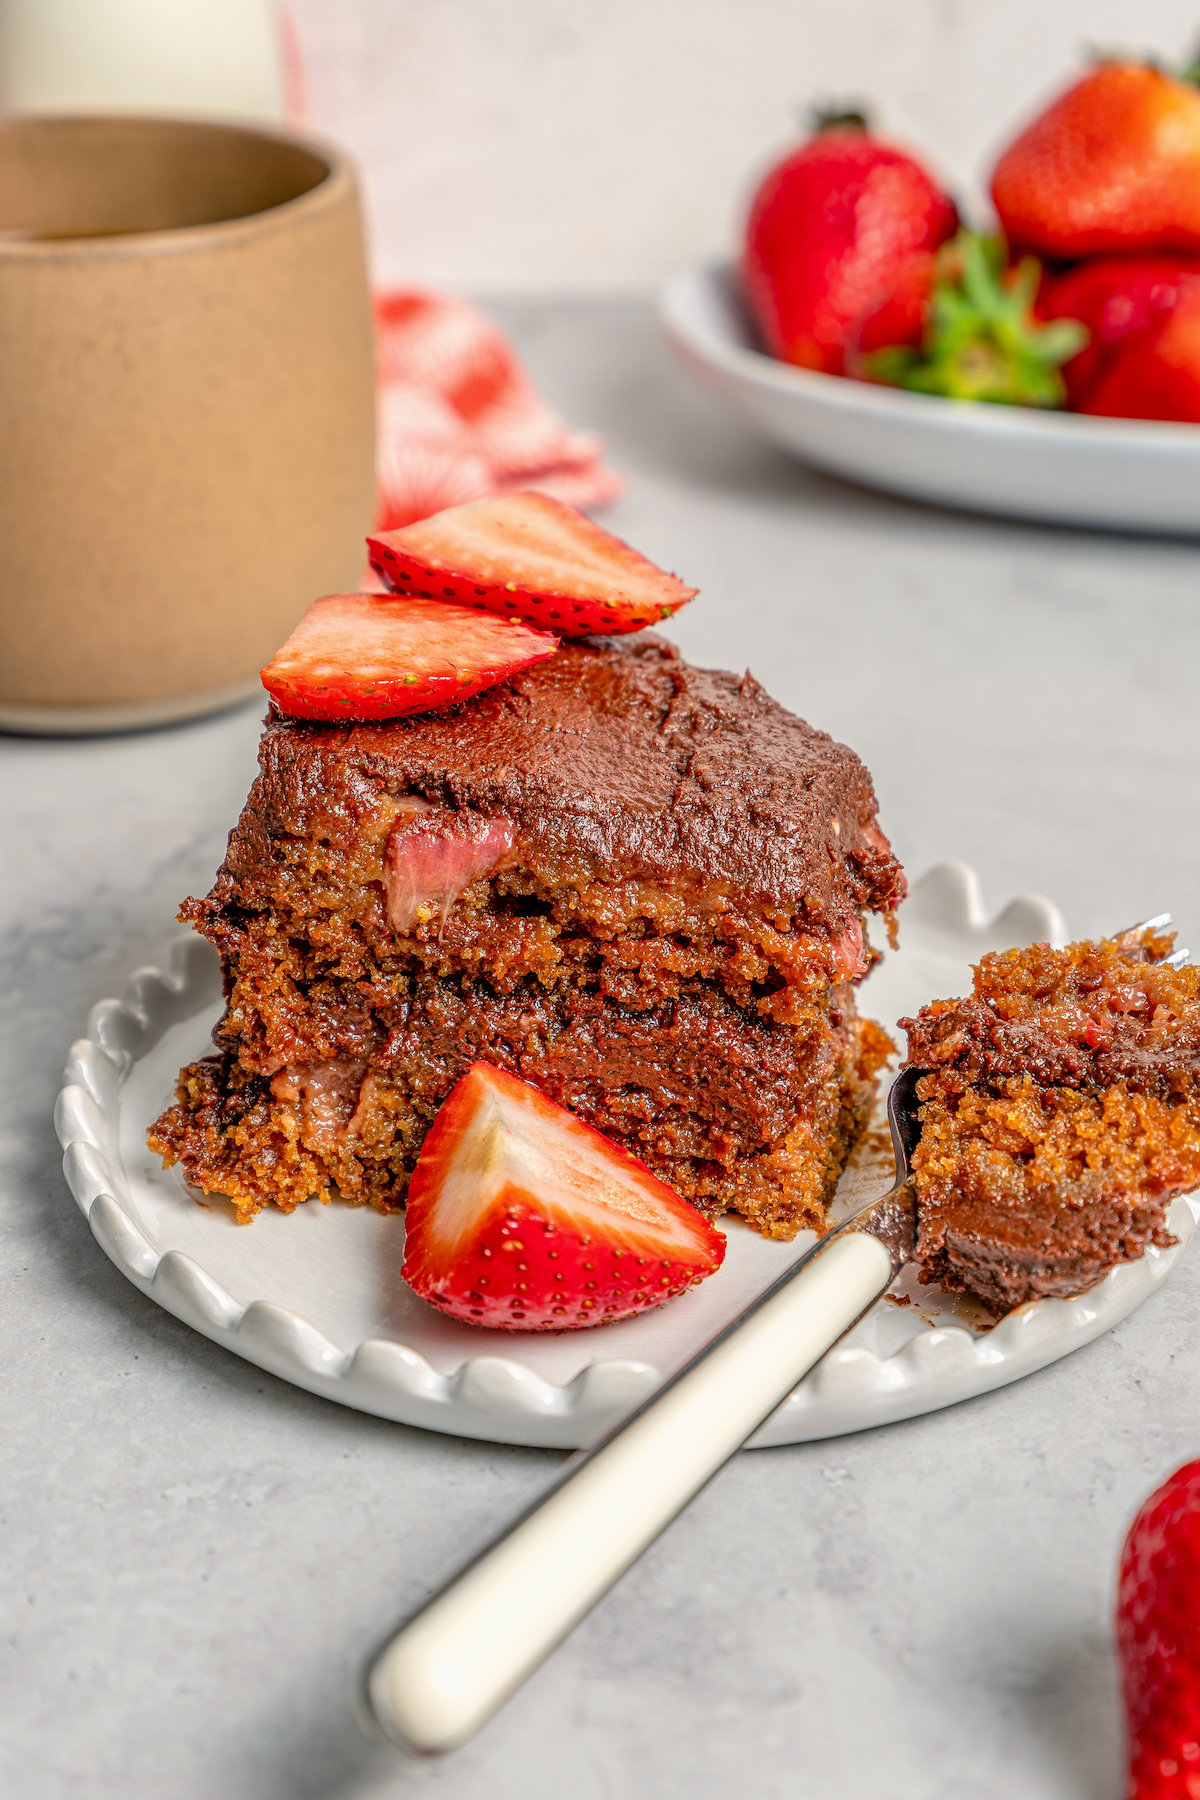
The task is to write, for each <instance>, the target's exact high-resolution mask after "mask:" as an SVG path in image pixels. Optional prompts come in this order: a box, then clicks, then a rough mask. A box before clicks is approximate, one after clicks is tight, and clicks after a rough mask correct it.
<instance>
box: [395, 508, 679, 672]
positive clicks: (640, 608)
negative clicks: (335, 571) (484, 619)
mask: <svg viewBox="0 0 1200 1800" xmlns="http://www.w3.org/2000/svg"><path fill="white" fill-rule="evenodd" d="M367 548H368V551H369V552H370V557H371V565H372V567H373V568H374V569H375V571H376V573H377V574H378V575H379V576H381V577H382V579H383V580H384V581H385V582H386V583H387V585H388V587H390V588H392V589H393V590H394V591H395V592H396V593H398V594H413V595H417V596H419V597H420V598H421V599H425V600H449V601H453V602H455V603H456V604H457V605H459V606H470V607H474V608H476V609H477V610H478V611H480V612H489V613H497V614H498V615H500V616H501V617H503V618H506V619H524V620H525V621H526V622H527V623H528V624H530V625H537V626H540V627H541V628H542V629H543V630H544V631H553V632H556V633H557V634H558V636H560V637H586V636H587V635H588V634H589V633H591V632H600V633H607V634H619V633H623V632H627V631H641V629H642V628H643V626H646V625H656V624H658V623H660V622H661V621H662V620H663V619H666V618H669V617H670V615H671V614H672V613H674V612H678V611H679V608H680V607H681V606H684V605H685V604H686V603H687V601H689V600H691V599H692V598H693V596H694V595H695V594H696V592H697V589H695V588H690V587H685V586H684V585H683V583H682V581H680V580H679V577H678V576H677V575H668V574H667V573H666V572H665V570H663V569H660V568H658V567H656V565H655V564H654V563H652V562H649V561H647V559H646V558H645V557H644V556H639V555H638V553H637V551H636V550H631V549H630V547H629V545H628V544H624V543H622V542H621V539H620V538H617V537H613V535H612V533H611V532H609V531H603V530H601V528H600V526H599V525H593V523H592V521H591V520H590V519H585V518H584V516H583V514H582V513H579V512H576V511H575V508H574V507H573V506H564V505H563V503H562V501H561V500H551V499H549V498H548V497H547V496H546V495H545V494H526V493H519V494H503V495H501V496H499V498H497V499H490V500H472V501H470V502H469V503H468V504H467V505H466V506H452V507H449V508H448V509H447V510H446V511H445V512H440V513H435V514H434V515H433V517H432V518H429V519H422V520H421V521H420V522H419V523H418V524H416V525H405V526H404V527H403V528H402V529H401V530H399V531H385V532H381V533H379V534H378V535H377V536H375V537H370V538H368V539H367Z"/></svg>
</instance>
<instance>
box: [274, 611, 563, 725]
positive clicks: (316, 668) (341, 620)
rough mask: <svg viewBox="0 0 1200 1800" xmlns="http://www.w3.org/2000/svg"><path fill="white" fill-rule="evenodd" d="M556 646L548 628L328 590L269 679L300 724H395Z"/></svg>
mask: <svg viewBox="0 0 1200 1800" xmlns="http://www.w3.org/2000/svg"><path fill="white" fill-rule="evenodd" d="M557 648H558V639H557V638H554V637H548V636H547V635H546V633H545V632H541V631H530V630H529V628H528V627H527V626H525V625H519V624H512V623H508V622H504V623H502V622H501V621H500V620H499V619H491V618H481V617H480V616H479V614H478V613H477V612H469V611H468V610H467V609H466V607H463V606H445V605H442V604H440V603H435V602H433V601H430V600H396V599H393V598H392V596H391V595H390V594H327V595H326V596H325V598H324V599H323V600H314V601H313V604H312V605H311V606H310V607H309V609H308V611H307V612H306V613H305V615H304V617H303V618H302V619H301V621H300V623H299V624H298V625H297V627H296V629H295V631H293V633H292V635H291V637H290V638H289V639H288V641H287V643H286V644H285V645H284V646H283V648H282V649H281V650H277V651H276V652H275V655H274V656H273V657H272V658H271V660H270V662H269V663H268V664H267V666H266V668H265V669H264V670H263V671H262V683H263V686H264V687H265V688H266V690H267V692H268V693H269V694H271V695H273V696H274V698H275V700H276V701H277V702H278V704H279V706H280V707H282V709H283V711H284V712H286V713H291V714H292V716H293V717H294V718H297V719H394V718H397V717H398V716H399V715H400V714H401V713H413V712H430V711H432V710H433V709H434V708H436V707H439V706H450V705H453V703H454V702H455V701H457V700H465V699H467V698H468V696H469V695H471V694H478V693H479V692H480V691H481V690H482V689H483V688H488V687H492V686H493V685H494V684H495V683H496V682H497V681H503V680H504V677H505V676H506V675H512V674H514V673H515V672H516V670H518V669H525V668H528V667H529V665H530V663H535V662H540V661H541V659H542V657H544V656H552V655H553V654H554V652H555V650H557Z"/></svg>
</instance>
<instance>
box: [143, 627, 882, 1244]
mask: <svg viewBox="0 0 1200 1800" xmlns="http://www.w3.org/2000/svg"><path fill="white" fill-rule="evenodd" d="M260 764H261V773H260V774H259V777H258V779H257V781H256V782H255V785H254V787H253V789H252V791H251V794H250V797H249V799H248V801H247V803H246V807H245V810H244V812H243V814H242V817H241V819H240V821H239V823H238V825H237V827H236V829H235V830H234V832H233V833H232V835H231V837H230V841H229V850H228V854H227V856H226V859H225V863H224V865H223V867H222V868H221V871H220V873H219V875H218V877H217V881H216V884H215V886H214V888H213V890H212V892H211V893H210V894H209V895H208V897H207V898H206V899H203V900H190V901H188V902H187V903H186V905H185V907H184V909H183V914H182V916H183V917H184V918H185V919H188V920H190V921H191V922H192V923H193V924H194V925H195V926H196V928H197V929H198V930H199V931H201V932H203V934H204V935H205V936H206V937H207V938H209V939H210V940H211V942H212V943H213V944H214V945H215V946H216V948H217V949H218V951H219V952H220V955H221V959H222V966H223V969H224V979H225V993H226V998H227V1009H226V1012H225V1014H224V1017H223V1018H222V1020H221V1022H220V1024H219V1025H218V1026H217V1028H216V1031H215V1033H214V1041H215V1043H216V1046H217V1050H218V1054H217V1055H216V1056H214V1057H209V1058H207V1059H205V1060H204V1061H202V1062H199V1063H195V1064H193V1065H192V1066H191V1067H189V1068H186V1069H185V1070H184V1071H183V1072H182V1075H181V1077H180V1085H179V1096H178V1102H177V1104H176V1105H175V1106H173V1107H171V1108H170V1109H169V1110H168V1111H167V1112H166V1113H164V1115H163V1117H162V1118H161V1119H160V1120H159V1121H158V1123H157V1124H156V1126H155V1127H154V1129H153V1131H152V1133H151V1143H152V1144H153V1146H154V1147H155V1148H156V1149H157V1150H158V1151H159V1152H160V1153H161V1154H162V1155H163V1156H164V1157H165V1158H166V1159H167V1160H168V1161H169V1162H170V1161H176V1160H177V1161H179V1162H180V1163H181V1164H182V1165H183V1168H184V1170H185V1171H186V1173H187V1176H188V1178H189V1180H190V1181H192V1182H193V1183H195V1184H196V1185H198V1186H200V1187H202V1188H204V1189H207V1190H209V1191H212V1192H219V1193H223V1194H227V1195H229V1196H230V1197H231V1199H232V1200H233V1201H234V1203H235V1204H236V1206H237V1208H238V1210H239V1213H240V1214H242V1215H243V1216H249V1215H250V1214H251V1213H253V1212H254V1211H256V1210H257V1209H258V1208H260V1207H262V1206H265V1205H267V1204H274V1205H276V1206H279V1207H282V1208H284V1209H290V1208H291V1207H293V1206H295V1205H296V1204H297V1202H299V1201H302V1200H305V1199H307V1198H309V1197H321V1198H328V1197H329V1196H330V1194H331V1192H333V1191H336V1192H338V1193H340V1195H341V1196H342V1197H343V1198H344V1199H346V1200H350V1201H369V1202H370V1203H371V1204H372V1205H374V1206H376V1207H379V1208H380V1209H382V1210H390V1209H392V1208H396V1207H399V1206H401V1205H402V1204H403V1201H404V1194H405V1188H406V1184H407V1179H408V1174H409V1172H410V1170H411V1168H412V1165H413V1161H414V1159H415V1157H416V1154H417V1152H418V1150H419V1148H420V1145H421V1142H422V1140H423V1138H424V1135H425V1133H426V1131H427V1130H428V1127H429V1125H430V1123H431V1121H432V1119H433V1117H434V1115H435V1113H436V1111H437V1109H438V1107H439V1105H440V1104H441V1102H442V1101H443V1100H444V1099H445V1097H446V1095H447V1094H448V1093H449V1092H450V1089H451V1088H452V1087H453V1086H454V1084H455V1083H456V1082H457V1081H458V1080H459V1078H460V1077H461V1076H462V1075H463V1074H464V1072H465V1071H466V1069H467V1068H468V1067H469V1065H470V1064H471V1063H472V1062H474V1061H486V1062H489V1063H493V1064H495V1065H496V1066H497V1067H499V1068H501V1069H505V1070H508V1071H510V1072H511V1073H513V1074H515V1075H518V1076H520V1077H521V1078H523V1079H524V1080H526V1081H529V1082H532V1083H533V1084H535V1085H536V1086H537V1087H539V1088H542V1089H543V1090H544V1091H545V1092H546V1093H548V1094H549V1095H550V1096H551V1097H552V1098H553V1099H555V1100H557V1101H558V1102H560V1103H561V1104H562V1105H565V1106H567V1107H569V1108H570V1109H571V1110H572V1111H574V1112H576V1113H577V1114H578V1115H579V1116H580V1117H581V1118H583V1119H584V1120H586V1121H587V1122H588V1123H590V1124H592V1125H593V1126H595V1127H597V1128H598V1129H599V1130H600V1131H603V1132H605V1133H607V1134H608V1135H609V1136H610V1137H612V1138H614V1139H616V1140H617V1141H618V1142H619V1143H621V1144H624V1145H625V1146H627V1147H628V1148H629V1149H630V1150H632V1151H633V1152H635V1153H636V1154H637V1155H638V1156H639V1157H641V1158H642V1159H643V1160H644V1161H645V1162H646V1163H648V1164H649V1165H650V1167H651V1168H652V1169H653V1170H655V1171H656V1172H657V1173H658V1174H659V1175H661V1176H662V1178H663V1179H664V1180H666V1181H668V1182H669V1183H670V1184H671V1185H672V1186H673V1187H674V1188H675V1189H676V1190H677V1191H678V1192H679V1193H680V1194H682V1195H683V1196H684V1197H685V1198H687V1199H689V1200H692V1201H693V1202H695V1204H696V1205H698V1206H699V1207H701V1208H702V1209H703V1210H704V1211H705V1212H707V1213H710V1214H717V1213H720V1212H722V1211H724V1210H726V1209H728V1208H733V1209H735V1210H736V1211H738V1212H740V1213H742V1214H743V1215H744V1216H745V1217H746V1218H747V1219H749V1220H750V1221H751V1223H752V1224H754V1225H755V1226H756V1227H757V1228H758V1229H759V1230H760V1231H763V1232H766V1233H768V1234H770V1235H773V1236H780V1237H787V1236H790V1235H792V1234H793V1233H794V1232H795V1231H796V1230H797V1229H798V1228H799V1227H800V1226H802V1225H809V1224H819V1223H820V1222H821V1220H822V1214H823V1206H824V1202H825V1200H826V1198H827V1197H828V1196H829V1194H830V1193H831V1191H832V1189H833V1186H834V1184H835V1182H836V1180H837V1177H838V1174H839V1172H840V1170H841V1168H842V1165H843V1163H844V1161H845V1159H846V1156H847V1154H848V1151H849V1149H850V1146H851V1144H852V1142H853V1140H854V1138H855V1136H856V1134H857V1133H858V1131H859V1129H860V1127H861V1125H862V1123H863V1120H864V1117H865V1114H866V1111H867V1109H868V1106H869V1101H870V1098H871V1095H872V1092H873V1088H874V1080H875V1076H876V1073H877V1071H878V1069H879V1067H880V1066H881V1064H882V1062H883V1060H884V1058H885V1056H886V1054H887V1051H888V1049H889V1044H888V1040H887V1039H886V1036H885V1035H884V1033H882V1032H881V1031H880V1030H879V1028H878V1027H877V1026H874V1025H872V1024H869V1023H866V1022H863V1021H860V1020H859V1019H858V1017H857V1015H856V1012H855V1007H854V992H853V990H854V985H855V983H856V982H857V981H858V980H860V979H861V977H862V976H863V975H864V974H865V973H866V971H867V969H868V967H869V965H870V962H871V960H872V952H871V951H870V950H869V948H868V947H867V945H866V940H865V937H864V913H865V912H866V911H868V910H875V911H878V912H881V913H884V914H890V912H891V910H892V908H893V907H894V906H895V905H896V903H897V902H898V900H899V899H900V898H901V896H902V893H903V876H902V873H901V870H900V866H899V864H898V863H897V861H896V859H895V857H894V856H893V855H892V852H891V850H890V849H889V847H888V844H887V841H886V839H885V838H884V837H883V836H882V834H881V832H880V830H879V828H878V826H877V824H876V822H875V796H874V793H873V791H872V787H871V782H870V778H869V776H868V775H867V772H866V770H865V769H864V768H863V766H862V764H861V763H860V762H859V760H858V758H857V757H856V756H854V755H853V753H852V752H851V751H849V750H847V749H844V748H843V747H842V746H841V745H839V744H836V743H834V742H833V741H832V740H831V739H830V738H829V737H827V736H825V735H824V734H823V733H821V732H818V731H814V730H813V729H812V728H811V727H810V726H808V725H806V724H804V723H803V722H802V721H801V720H800V719H797V718H795V717H793V716H792V715H791V714H790V713H788V712H786V711H785V710H784V708H782V707H781V706H779V705H777V704H776V703H775V702H774V701H773V700H771V699H770V698H769V697H768V696H767V695H766V694H765V693H764V692H763V690H762V688H761V687H760V686H759V685H758V683H757V682H756V681H754V680H753V679H752V678H751V677H750V676H749V675H747V676H744V677H742V678H740V679H739V678H738V677H736V676H734V675H727V674H721V673H713V672H709V671H705V670H700V669H694V668H691V667H689V665H688V664H687V663H686V662H684V661H683V660H682V658H681V657H680V656H679V655H678V653H677V652H676V651H675V650H674V649H673V648H672V647H671V646H670V645H669V644H667V643H665V642H663V641H662V640H661V639H658V638H655V637H651V636H649V635H645V634H642V635H640V636H638V637H636V638H630V639H624V640H604V639H592V640H584V641H582V642H580V643H576V644H567V645H564V646H563V647H562V648H561V650H560V651H559V653H558V654H557V655H556V656H554V657H552V658H550V659H549V660H548V661H546V662H543V663H539V664H538V665H537V666H535V667H533V668H530V669H528V670H526V671H524V672H522V673H521V674H518V675H516V676H514V677H513V678H512V679H511V680H510V681H509V682H507V683H506V684H504V685H502V686H498V687H494V688H492V689H491V690H490V691H488V692H487V693H485V694H482V695H480V696H478V697H477V698H475V699H473V700H471V701H469V702H468V703H467V704H465V705H463V706H461V707H457V708H454V709H451V710H446V711H443V712H438V713H426V714H423V715H417V716H411V717H405V718H399V719H392V720H388V721H385V722H380V723H373V724H342V723H337V724H321V723H313V722H308V721H300V720H295V719H289V718H286V717H284V716H283V715H282V714H280V713H278V712H274V711H273V712H272V713H271V714H270V716H269V717H268V719H267V723H266V728H265V731H264V734H263V740H262V746H261V751H260Z"/></svg>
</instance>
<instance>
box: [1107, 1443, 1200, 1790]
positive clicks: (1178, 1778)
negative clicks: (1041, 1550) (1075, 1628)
mask: <svg viewBox="0 0 1200 1800" xmlns="http://www.w3.org/2000/svg"><path fill="white" fill-rule="evenodd" d="M1117 1643H1118V1646H1119V1649H1120V1653H1121V1664H1122V1672H1123V1676H1124V1686H1125V1709H1126V1714H1127V1718H1128V1725H1129V1786H1128V1790H1127V1792H1128V1796H1129V1800H1200V1462H1190V1463H1185V1464H1184V1466H1183V1468H1182V1469H1177V1470H1176V1471H1175V1473H1174V1475H1172V1476H1171V1478H1170V1480H1169V1481H1167V1482H1165V1483H1164V1484H1163V1486H1162V1487H1160V1488H1159V1490H1158V1492H1157V1493H1155V1494H1151V1496H1150V1498H1149V1499H1148V1500H1147V1501H1146V1503H1145V1505H1144V1506H1143V1507H1142V1509H1141V1511H1140V1512H1139V1513H1138V1515H1137V1518H1136V1519H1135V1520H1134V1521H1133V1524H1132V1525H1131V1526H1130V1528H1129V1536H1128V1537H1127V1538H1126V1540H1125V1548H1124V1551H1123V1552H1122V1555H1121V1572H1120V1584H1119V1588H1118V1593H1117Z"/></svg>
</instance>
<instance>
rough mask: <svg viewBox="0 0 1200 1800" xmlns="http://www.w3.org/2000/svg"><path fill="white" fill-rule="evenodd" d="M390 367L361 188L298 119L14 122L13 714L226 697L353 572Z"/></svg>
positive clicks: (0, 370) (64, 726)
mask: <svg viewBox="0 0 1200 1800" xmlns="http://www.w3.org/2000/svg"><path fill="white" fill-rule="evenodd" d="M373 449H374V367H373V348H372V333H371V312H370V300H369V293H368V287H367V276H366V267H365V259H364V253H363V241H362V226H361V220H360V214H359V206H358V196H357V191H356V187H355V182H354V177H353V175H352V173H351V171H350V169H349V167H348V166H347V164H346V162H345V161H344V160H343V159H342V158H341V157H340V156H339V155H338V154H337V153H336V152H331V151H329V150H328V149H325V148H323V147H320V146H317V145H315V144H312V143H309V142H308V141H307V140H303V139H300V138H294V137H291V136H288V135H285V134H282V133H275V132H271V131H266V130H256V129H252V128H246V127H241V126H233V125H223V124H207V123H193V122H187V121H178V120H171V121H168V120H159V119H141V118H113V117H89V118H54V117H49V118H47V117H41V118H37V117H28V118H21V119H12V120H7V121H2V122H0V726H3V727H8V728H10V729H11V728H14V727H15V728H17V729H22V728H23V729H27V730H47V731H53V730H72V729H76V730H91V729H104V728H110V727H119V726H124V725H138V724H152V723H156V722H161V721H165V720H167V719H178V718H186V717H189V716H192V715H194V714H198V713H201V712H206V711H210V710H212V709H214V708H216V707H218V706H221V705H224V704H227V703H230V702H232V701H233V700H235V699H237V698H239V697H240V696H241V695H242V694H243V693H245V692H249V691H250V690H251V688H252V687H253V685H254V684H255V679H256V674H257V670H258V669H259V668H260V667H261V665H262V664H263V663H264V662H266V661H267V659H268V658H269V657H270V655H271V653H272V651H273V650H274V649H275V648H276V647H277V646H278V645H279V644H280V643H281V642H282V641H283V639H284V638H285V637H286V636H287V634H288V632H289V631H290V629H291V627H292V626H293V625H294V623H295V622H296V620H297V618H298V617H299V616H300V614H301V613H302V612H303V610H304V608H305V606H306V605H307V604H308V602H309V601H310V600H312V599H314V598H315V597H316V596H317V595H318V594H323V593H329V592H331V591H335V590H337V589H340V588H346V587H355V586H357V585H358V583H359V578H360V575H361V571H362V568H363V556H364V551H363V536H364V534H365V532H367V531H368V530H369V529H370V525H371V516H372V509H373Z"/></svg>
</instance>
